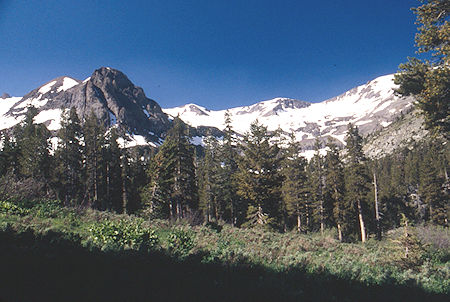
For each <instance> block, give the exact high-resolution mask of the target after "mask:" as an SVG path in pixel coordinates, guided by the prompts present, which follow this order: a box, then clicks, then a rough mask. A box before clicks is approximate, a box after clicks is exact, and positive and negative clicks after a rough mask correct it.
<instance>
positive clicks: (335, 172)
mask: <svg viewBox="0 0 450 302" xmlns="http://www.w3.org/2000/svg"><path fill="white" fill-rule="evenodd" d="M327 147H328V150H327V155H326V156H325V169H324V170H325V171H324V174H325V194H324V195H325V199H327V200H328V201H329V203H330V204H331V205H332V206H333V220H334V222H335V223H336V226H337V230H338V237H339V241H342V240H343V239H344V237H343V233H344V230H343V225H344V223H345V221H346V220H348V217H347V216H348V214H349V213H348V209H346V207H345V205H346V204H345V201H344V198H345V182H344V166H343V163H342V161H341V159H340V157H339V150H338V148H337V146H336V144H335V143H334V142H333V141H329V142H328V144H327Z"/></svg>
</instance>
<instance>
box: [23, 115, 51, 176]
mask: <svg viewBox="0 0 450 302" xmlns="http://www.w3.org/2000/svg"><path fill="white" fill-rule="evenodd" d="M36 115H37V109H36V108H34V107H28V108H27V112H26V114H25V120H24V122H23V123H22V124H21V125H20V126H19V127H17V128H16V129H15V136H16V139H17V145H18V148H19V150H20V152H19V154H18V163H19V172H20V175H21V176H23V177H31V178H35V179H39V178H46V179H48V178H49V172H50V171H49V169H50V153H49V150H50V143H49V139H50V132H49V131H48V130H47V128H46V127H45V125H43V124H35V123H34V117H35V116H36Z"/></svg>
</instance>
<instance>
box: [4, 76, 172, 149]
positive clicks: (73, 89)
mask: <svg viewBox="0 0 450 302" xmlns="http://www.w3.org/2000/svg"><path fill="white" fill-rule="evenodd" d="M0 102H1V104H2V105H1V106H0V110H1V111H2V112H0V113H2V114H3V117H2V118H1V123H0V129H5V128H10V127H12V126H14V125H15V124H17V123H19V122H20V121H22V120H23V118H24V114H25V112H26V110H27V107H28V106H30V105H32V106H34V107H36V108H37V109H38V115H37V116H36V117H35V121H36V122H37V123H44V124H45V125H46V126H47V127H48V128H49V130H53V131H54V130H58V129H59V128H60V118H61V113H62V110H63V109H69V108H72V107H75V108H76V110H77V113H78V115H79V116H80V118H81V119H82V120H83V119H84V118H86V117H87V116H88V115H89V114H91V112H93V113H94V114H95V115H96V116H97V117H98V118H99V120H100V121H101V122H102V123H103V124H104V125H105V126H107V127H109V126H113V125H116V124H120V125H121V126H123V127H124V128H125V129H126V130H127V132H128V133H130V134H133V135H140V136H143V137H144V138H145V139H147V140H149V141H153V142H159V140H160V139H161V136H162V135H163V134H164V133H165V132H166V131H167V130H168V129H169V127H170V120H169V119H168V117H167V115H166V114H164V113H163V112H162V110H161V107H160V106H159V105H158V103H156V102H155V101H154V100H151V99H149V98H147V97H146V96H145V94H144V91H143V90H142V88H140V87H137V86H135V85H134V84H133V83H132V82H131V81H130V80H129V79H128V78H127V77H126V76H125V75H124V74H123V73H122V72H120V71H118V70H115V69H112V68H108V67H102V68H100V69H97V70H95V71H94V73H93V74H92V75H91V76H90V77H89V78H87V79H86V80H84V81H82V82H81V81H78V80H75V79H72V78H69V77H60V78H57V79H54V80H52V81H50V82H48V83H46V84H45V85H42V86H41V87H39V88H36V89H34V90H32V91H31V92H30V93H28V94H27V95H25V96H24V97H23V98H8V99H4V100H0Z"/></svg>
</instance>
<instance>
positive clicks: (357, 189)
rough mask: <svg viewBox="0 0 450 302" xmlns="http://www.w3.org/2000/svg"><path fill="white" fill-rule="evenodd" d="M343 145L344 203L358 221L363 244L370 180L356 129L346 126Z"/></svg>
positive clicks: (350, 125)
mask: <svg viewBox="0 0 450 302" xmlns="http://www.w3.org/2000/svg"><path fill="white" fill-rule="evenodd" d="M345 143H346V150H347V169H346V174H347V178H346V181H345V185H346V188H345V189H346V190H345V191H346V201H347V203H348V206H349V208H351V209H352V211H353V213H354V215H355V216H356V217H355V218H356V220H357V221H358V224H359V231H360V236H361V237H360V238H361V241H362V242H365V241H366V239H367V234H366V224H365V218H364V212H365V211H366V209H365V208H366V206H367V194H368V192H369V191H370V189H369V184H370V178H369V176H368V174H367V171H366V167H365V166H364V162H365V161H366V158H365V156H364V153H363V152H362V137H361V135H360V134H359V132H358V128H357V127H355V126H353V125H352V124H349V125H348V128H347V135H346V137H345Z"/></svg>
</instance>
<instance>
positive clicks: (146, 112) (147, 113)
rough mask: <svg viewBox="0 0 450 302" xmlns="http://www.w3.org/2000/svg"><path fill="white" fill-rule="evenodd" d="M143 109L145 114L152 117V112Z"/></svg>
mask: <svg viewBox="0 0 450 302" xmlns="http://www.w3.org/2000/svg"><path fill="white" fill-rule="evenodd" d="M143 111H144V113H145V115H146V116H147V117H148V118H150V113H149V112H148V111H147V109H143Z"/></svg>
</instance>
